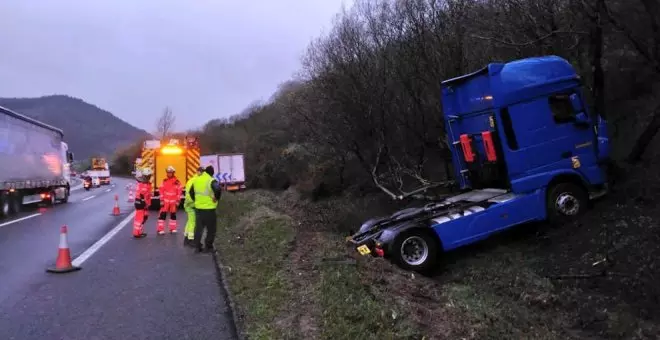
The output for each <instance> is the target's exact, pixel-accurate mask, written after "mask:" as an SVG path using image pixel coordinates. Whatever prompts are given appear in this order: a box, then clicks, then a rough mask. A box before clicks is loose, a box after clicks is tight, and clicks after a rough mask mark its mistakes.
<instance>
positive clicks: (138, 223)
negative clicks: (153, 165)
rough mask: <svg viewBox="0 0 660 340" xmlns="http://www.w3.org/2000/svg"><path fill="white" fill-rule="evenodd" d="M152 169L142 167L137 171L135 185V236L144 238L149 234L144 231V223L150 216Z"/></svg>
mask: <svg viewBox="0 0 660 340" xmlns="http://www.w3.org/2000/svg"><path fill="white" fill-rule="evenodd" d="M151 175H152V172H151V169H149V168H146V169H141V170H138V171H136V172H135V179H136V180H137V185H136V186H135V217H134V218H133V237H135V238H143V237H145V236H147V233H145V232H144V223H146V222H147V218H149V206H150V205H151V195H152V193H153V188H152V186H151Z"/></svg>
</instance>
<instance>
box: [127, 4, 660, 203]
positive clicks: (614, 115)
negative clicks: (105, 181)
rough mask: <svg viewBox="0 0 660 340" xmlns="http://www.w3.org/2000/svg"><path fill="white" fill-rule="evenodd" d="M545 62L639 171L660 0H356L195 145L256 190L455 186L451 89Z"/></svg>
mask: <svg viewBox="0 0 660 340" xmlns="http://www.w3.org/2000/svg"><path fill="white" fill-rule="evenodd" d="M540 55H558V56H561V57H563V58H566V59H567V60H568V61H570V62H571V63H572V64H573V66H574V67H575V68H576V69H577V71H578V73H579V74H580V75H581V77H582V80H583V82H584V86H585V90H586V91H585V93H586V94H587V97H588V100H589V105H590V106H591V108H592V112H596V113H598V114H601V115H603V116H604V117H606V118H607V119H608V120H609V122H610V127H611V134H612V135H613V137H614V143H615V145H614V152H615V155H616V156H617V158H619V159H627V160H628V161H631V162H635V161H637V160H639V159H640V158H641V157H642V155H643V154H644V152H645V150H646V147H647V146H648V145H649V144H650V143H651V140H652V139H653V136H655V134H656V132H657V130H658V129H659V128H660V109H658V108H659V107H660V101H659V100H658V99H657V97H658V96H656V95H655V94H657V92H658V84H659V81H658V80H659V75H660V1H658V0H627V1H624V0H408V1H393V0H388V1H377V0H358V1H356V2H355V4H354V5H353V6H352V7H351V8H350V9H345V10H342V11H341V12H340V13H339V14H338V15H337V17H336V19H335V23H334V26H333V29H332V30H331V32H330V33H328V34H326V35H324V36H321V37H319V38H318V39H316V40H315V41H313V42H312V43H311V44H310V45H309V47H308V49H307V51H306V53H305V56H304V61H303V65H302V68H301V70H300V72H299V74H298V76H296V77H295V78H294V79H291V80H289V81H286V82H285V83H283V84H282V85H281V86H280V87H279V89H278V91H277V92H276V93H275V94H273V96H272V97H271V98H270V99H269V100H268V101H266V102H263V103H254V104H252V105H250V106H249V107H248V108H246V109H245V110H244V112H242V113H240V114H238V115H235V116H232V117H230V118H226V119H216V120H213V121H210V122H208V123H207V124H206V125H205V126H204V127H203V128H201V129H200V130H199V131H195V132H194V133H196V134H198V135H199V137H200V141H201V145H202V153H203V154H204V153H215V152H244V153H245V154H246V171H247V178H248V180H249V185H250V186H251V187H265V188H273V189H284V188H287V187H289V186H296V187H297V188H298V189H299V190H301V191H302V192H306V193H309V194H311V195H312V196H314V197H322V196H327V195H334V194H339V193H341V192H345V191H347V190H350V191H352V192H363V193H364V192H369V191H373V190H379V187H380V189H386V188H387V190H386V191H390V192H391V193H392V194H399V193H403V192H407V191H410V190H411V189H412V188H416V187H419V186H421V185H427V184H429V183H439V182H442V181H443V180H446V179H447V178H448V177H449V175H450V172H449V168H448V165H447V161H446V160H447V158H448V157H449V153H448V147H447V145H446V142H445V138H444V127H443V121H442V106H441V104H442V103H441V98H440V93H441V89H440V83H441V81H442V80H444V79H449V78H452V77H455V76H459V75H462V74H466V73H469V72H472V71H475V70H477V69H479V68H482V67H483V66H485V65H486V64H487V63H489V62H494V61H500V62H506V61H510V60H514V59H519V58H524V57H529V56H540ZM170 114H171V113H170ZM133 151H134V150H130V152H133ZM126 153H127V152H126V151H122V152H120V153H119V154H118V156H117V157H123V156H122V155H125V154H126ZM126 157H128V158H130V157H133V156H132V155H131V156H126ZM133 159H134V157H133Z"/></svg>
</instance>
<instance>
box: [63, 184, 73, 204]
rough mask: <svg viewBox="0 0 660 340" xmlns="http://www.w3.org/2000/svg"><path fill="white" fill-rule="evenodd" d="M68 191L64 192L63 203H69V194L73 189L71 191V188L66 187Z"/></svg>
mask: <svg viewBox="0 0 660 340" xmlns="http://www.w3.org/2000/svg"><path fill="white" fill-rule="evenodd" d="M65 190H66V191H65V192H64V198H63V199H62V200H61V202H62V203H69V195H71V191H69V188H66V189H65Z"/></svg>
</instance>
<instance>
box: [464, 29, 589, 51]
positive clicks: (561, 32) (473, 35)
mask: <svg viewBox="0 0 660 340" xmlns="http://www.w3.org/2000/svg"><path fill="white" fill-rule="evenodd" d="M560 34H569V35H588V34H589V33H588V32H581V31H564V30H555V31H552V32H550V33H548V34H545V35H543V36H541V37H539V38H537V39H534V40H530V41H527V42H523V43H517V42H509V41H504V40H500V39H497V38H493V37H483V36H480V35H477V34H470V37H472V38H476V39H481V40H489V41H494V42H496V43H499V44H502V45H509V46H515V47H524V46H530V45H534V44H538V43H540V42H541V41H543V40H546V39H548V38H550V37H553V36H556V35H560Z"/></svg>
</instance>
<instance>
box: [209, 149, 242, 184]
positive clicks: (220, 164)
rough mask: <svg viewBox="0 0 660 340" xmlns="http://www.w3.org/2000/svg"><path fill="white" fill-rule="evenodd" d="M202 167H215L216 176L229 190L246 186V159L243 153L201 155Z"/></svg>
mask: <svg viewBox="0 0 660 340" xmlns="http://www.w3.org/2000/svg"><path fill="white" fill-rule="evenodd" d="M200 164H201V166H202V167H207V166H209V165H211V166H213V169H215V174H214V177H215V178H216V179H217V180H218V182H220V183H221V184H223V185H225V186H226V188H227V191H238V190H243V189H245V188H246V186H245V159H244V156H243V154H242V153H231V154H215V155H205V156H201V157H200Z"/></svg>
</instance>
